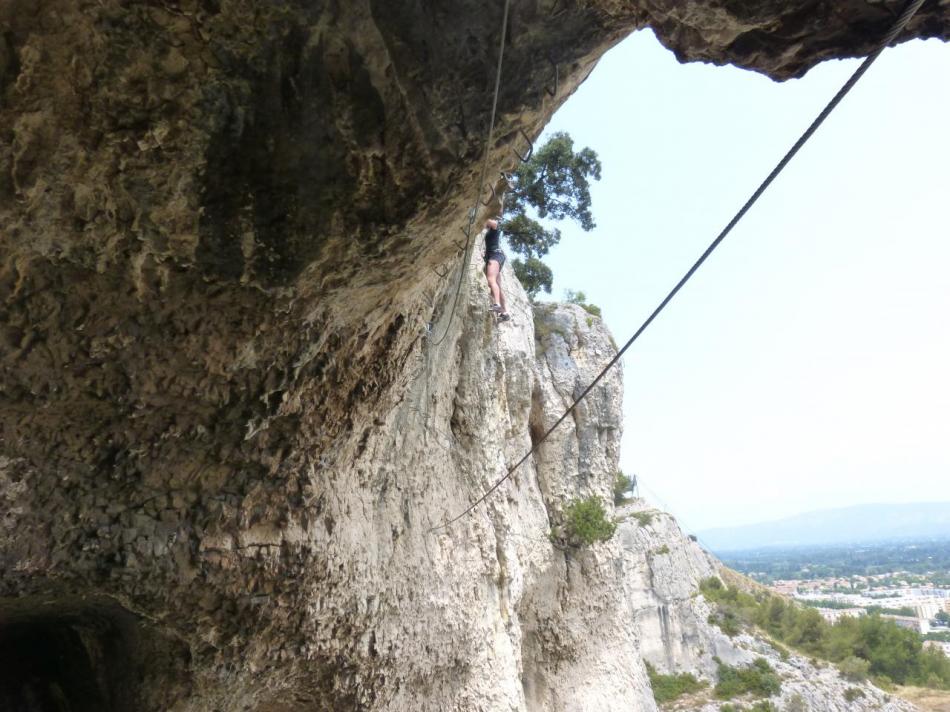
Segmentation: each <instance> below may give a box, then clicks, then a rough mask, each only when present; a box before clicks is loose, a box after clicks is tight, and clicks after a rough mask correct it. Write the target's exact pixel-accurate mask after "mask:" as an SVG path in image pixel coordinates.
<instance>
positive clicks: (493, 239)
mask: <svg viewBox="0 0 950 712" xmlns="http://www.w3.org/2000/svg"><path fill="white" fill-rule="evenodd" d="M500 238H501V233H500V232H499V230H498V221H497V220H495V219H490V220H487V221H486V222H485V277H487V278H488V288H489V289H490V290H491V300H492V305H491V310H492V311H493V312H495V313H496V314H497V315H498V320H499V321H508V320H509V319H510V318H511V316H510V315H509V314H508V310H507V309H506V308H505V295H504V293H503V292H502V291H501V268H502V267H504V266H505V253H504V252H502V251H501V245H500V244H499V242H500Z"/></svg>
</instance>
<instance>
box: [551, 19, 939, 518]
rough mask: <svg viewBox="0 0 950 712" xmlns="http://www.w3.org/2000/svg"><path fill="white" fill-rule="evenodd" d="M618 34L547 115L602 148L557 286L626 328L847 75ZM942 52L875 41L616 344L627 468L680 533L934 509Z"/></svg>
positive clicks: (827, 66)
mask: <svg viewBox="0 0 950 712" xmlns="http://www.w3.org/2000/svg"><path fill="white" fill-rule="evenodd" d="M857 64H858V61H857V60H846V61H835V62H826V63H824V64H822V65H819V66H818V67H816V68H815V69H813V70H812V71H811V72H809V73H808V74H807V75H806V76H805V77H804V78H803V79H800V80H791V81H787V82H784V83H777V82H773V81H772V80H770V79H768V78H767V77H764V76H762V75H759V74H756V73H753V72H749V71H744V70H739V69H736V68H733V67H713V66H711V65H703V64H688V65H681V64H679V63H678V62H677V61H676V59H675V58H674V57H673V55H672V54H671V53H670V52H668V51H667V50H665V49H663V48H662V47H661V46H660V45H659V43H658V42H657V41H656V39H655V38H654V37H653V35H652V33H650V32H649V31H643V32H639V33H637V34H635V35H633V36H631V37H630V38H628V39H627V40H625V41H624V42H622V43H621V44H619V45H618V46H617V47H615V48H614V49H613V50H611V51H610V52H609V53H608V54H607V55H606V56H605V57H604V58H603V59H602V60H601V62H600V64H599V65H598V66H597V68H596V69H595V70H594V72H593V74H592V75H591V76H590V78H589V79H588V80H587V82H585V83H584V84H583V85H582V86H581V87H580V89H578V91H577V92H576V93H575V94H574V96H573V97H571V98H570V99H569V100H568V101H567V102H566V103H565V104H564V106H563V107H562V108H561V109H560V110H559V111H558V112H557V114H556V115H555V116H554V118H553V120H552V121H551V123H550V124H549V125H548V127H547V129H546V130H545V134H546V135H547V134H550V133H551V132H553V131H567V132H569V133H570V134H571V135H572V136H573V137H574V140H575V143H576V148H580V147H583V146H590V147H591V148H593V149H594V150H595V151H597V153H598V154H599V155H600V158H601V161H602V163H603V177H602V180H601V181H600V182H599V183H595V184H593V186H592V191H591V192H592V207H593V213H594V217H595V220H596V222H597V227H596V228H595V229H594V230H593V231H592V232H590V233H585V232H583V231H581V230H580V229H579V228H578V227H576V226H575V225H573V224H570V223H561V224H560V225H559V227H561V229H562V231H563V233H564V238H563V240H562V242H561V244H560V245H558V246H557V247H556V248H555V249H554V250H552V252H551V253H550V255H549V256H548V257H547V258H546V262H547V263H548V264H549V265H550V266H551V268H552V269H553V271H554V275H555V282H554V291H553V293H552V297H554V298H562V297H563V293H564V290H565V289H568V288H570V289H580V290H583V291H584V292H585V293H586V294H587V297H588V299H589V301H591V302H593V303H595V304H597V305H599V306H600V307H601V308H602V310H603V314H604V319H605V321H606V323H607V325H608V327H609V328H610V330H611V331H612V332H613V334H614V336H615V338H616V340H617V342H618V343H619V344H623V343H624V342H625V341H626V340H627V339H628V338H629V337H630V336H631V335H632V334H633V333H634V331H636V329H637V327H638V326H639V325H640V323H642V321H643V320H644V319H645V318H646V317H647V316H648V315H649V314H650V312H651V311H652V310H653V309H654V308H655V307H656V305H657V304H658V303H659V302H660V300H661V299H662V298H663V297H664V296H665V295H666V293H667V292H668V291H669V289H670V288H671V287H672V286H673V285H674V284H675V283H676V281H677V280H678V279H679V278H680V277H681V276H682V275H683V274H684V273H685V272H686V270H687V269H688V268H689V267H690V265H691V264H692V263H693V262H694V261H695V259H696V258H697V257H698V256H699V255H700V254H701V253H702V251H703V250H704V249H705V248H706V246H707V245H708V244H709V243H710V242H711V241H712V240H713V239H714V238H715V236H716V235H717V234H718V233H719V231H720V230H721V229H722V228H723V227H724V226H725V224H726V223H727V222H728V220H729V219H730V218H731V217H732V215H733V214H734V213H735V212H736V211H737V210H738V208H739V207H740V206H741V205H742V203H743V202H745V200H746V199H747V198H748V197H749V195H750V194H751V193H752V191H753V190H754V189H755V187H756V186H757V185H758V184H759V183H760V182H761V180H762V179H763V178H764V177H765V176H766V175H767V174H768V172H769V171H770V170H771V169H772V167H773V166H774V165H775V163H776V162H777V161H778V160H779V158H781V156H782V155H783V154H784V153H785V152H786V151H787V150H788V148H789V147H790V146H791V145H792V143H793V142H794V141H795V139H797V138H798V136H799V135H800V134H801V132H802V131H803V130H804V129H805V127H806V126H807V125H808V124H809V123H810V122H811V121H812V119H813V118H814V117H815V116H816V115H817V113H818V112H819V111H820V110H821V108H822V107H823V106H824V105H825V103H826V102H827V101H828V100H829V99H830V98H831V97H832V96H833V94H834V93H835V92H836V91H837V89H838V88H839V87H840V86H841V84H842V83H843V82H844V81H845V79H847V77H848V76H849V75H850V74H851V72H852V71H853V70H854V69H855V68H856V66H857ZM948 77H950V44H943V43H940V42H938V41H935V40H931V41H926V42H923V41H915V42H910V43H905V44H903V45H900V46H898V47H895V48H891V49H889V50H887V51H886V52H885V53H884V54H883V55H882V56H881V57H880V58H879V59H878V61H877V62H876V63H875V65H874V66H873V67H872V68H871V70H870V71H869V72H868V73H867V74H866V75H865V77H864V78H863V79H862V80H861V81H860V82H859V83H858V85H857V86H856V87H855V88H854V89H853V90H852V92H851V93H850V94H849V95H848V97H847V98H846V99H845V100H844V102H843V103H842V104H841V105H840V106H839V107H838V109H837V110H836V111H835V112H834V113H833V114H832V116H831V117H830V118H829V119H828V120H827V121H826V122H825V124H824V125H823V126H822V128H821V129H820V130H819V131H818V133H817V134H816V135H815V136H814V137H813V138H812V140H811V141H810V142H809V144H808V145H807V146H806V147H805V148H804V149H803V150H802V151H801V152H800V153H799V154H798V156H797V157H796V158H795V160H794V161H793V162H792V164H791V165H790V166H789V167H788V168H786V170H785V172H784V173H783V174H782V176H780V177H779V178H778V180H777V181H776V182H775V183H774V184H773V185H772V187H771V188H770V189H769V191H768V192H766V194H765V195H764V196H763V198H762V199H760V200H759V202H758V203H757V204H756V206H755V207H754V208H753V209H752V210H751V211H750V213H749V214H748V215H747V216H746V218H745V219H744V220H743V221H742V222H741V223H740V224H739V226H738V227H737V228H736V229H735V230H734V231H733V232H732V233H731V235H730V236H729V237H728V238H727V239H726V241H725V242H724V243H723V244H722V245H721V246H720V248H719V249H718V250H717V251H716V253H714V254H713V256H712V257H711V258H710V259H709V261H707V263H706V264H705V265H704V266H703V267H702V268H701V270H700V271H699V272H698V273H697V274H696V276H695V277H694V278H693V279H692V280H691V281H690V283H689V284H687V286H686V287H685V288H684V289H683V290H682V291H681V292H680V293H679V295H678V296H677V297H676V298H675V299H674V301H673V302H672V303H671V304H670V306H669V307H667V309H666V311H664V313H663V314H662V315H661V316H660V317H659V318H658V320H657V321H656V322H654V324H653V325H652V326H651V327H650V328H649V329H648V330H647V331H646V332H645V333H644V335H643V336H642V337H641V338H640V339H639V340H638V341H637V343H636V344H634V346H633V347H631V349H630V350H629V351H628V352H627V354H626V356H625V357H624V363H623V366H624V384H625V390H624V437H623V448H622V455H621V466H622V468H623V470H624V472H626V473H627V474H634V473H635V474H637V476H638V478H639V481H640V483H641V486H642V491H643V492H644V494H645V495H646V496H647V498H648V499H652V500H653V501H654V502H655V503H656V504H658V505H660V506H661V507H663V508H664V509H666V510H668V511H670V512H672V513H673V514H674V515H676V516H677V518H678V519H679V520H680V522H681V523H682V524H684V525H685V527H686V528H687V529H688V530H690V531H701V530H703V529H706V528H709V527H714V526H733V525H740V524H745V523H751V522H758V521H764V520H769V519H775V518H779V517H783V516H787V515H791V514H795V513H798V512H804V511H809V510H814V509H824V508H831V507H838V506H847V505H852V504H860V503H870V502H915V501H950V227H948V212H950V177H948V171H950V133H948V130H947V127H948V126H950V80H948Z"/></svg>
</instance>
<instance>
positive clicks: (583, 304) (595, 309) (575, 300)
mask: <svg viewBox="0 0 950 712" xmlns="http://www.w3.org/2000/svg"><path fill="white" fill-rule="evenodd" d="M564 301H566V302H567V303H568V304H576V305H577V306H579V307H580V308H581V309H583V310H584V311H586V312H587V313H588V314H590V315H592V316H596V317H598V318H600V316H601V313H600V307H599V306H597V305H596V304H589V303H588V302H587V295H586V294H584V293H583V292H575V291H574V290H573V289H566V290H564Z"/></svg>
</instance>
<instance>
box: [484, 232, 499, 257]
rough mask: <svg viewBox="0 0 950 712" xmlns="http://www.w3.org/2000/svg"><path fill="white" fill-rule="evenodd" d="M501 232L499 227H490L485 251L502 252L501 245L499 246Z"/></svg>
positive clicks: (486, 234) (486, 237)
mask: <svg viewBox="0 0 950 712" xmlns="http://www.w3.org/2000/svg"><path fill="white" fill-rule="evenodd" d="M500 235H501V232H500V231H499V230H498V228H497V227H492V228H488V232H486V233H485V252H486V253H488V252H500V251H501V247H500V246H499V244H498V243H499V238H500Z"/></svg>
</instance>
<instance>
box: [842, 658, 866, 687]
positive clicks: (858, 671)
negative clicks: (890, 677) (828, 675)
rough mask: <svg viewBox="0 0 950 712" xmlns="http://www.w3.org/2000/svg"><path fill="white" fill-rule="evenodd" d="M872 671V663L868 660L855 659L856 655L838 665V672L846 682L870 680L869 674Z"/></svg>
mask: <svg viewBox="0 0 950 712" xmlns="http://www.w3.org/2000/svg"><path fill="white" fill-rule="evenodd" d="M870 671H871V663H869V662H868V661H867V660H862V659H861V658H858V657H855V656H854V655H852V656H850V657H847V658H845V659H844V660H842V661H841V662H840V663H838V672H840V673H841V677H843V678H844V679H845V680H851V682H861V681H862V680H867V679H868V673H869V672H870Z"/></svg>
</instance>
